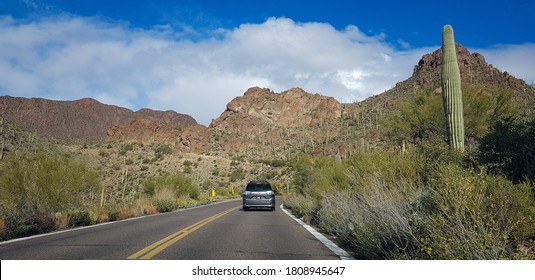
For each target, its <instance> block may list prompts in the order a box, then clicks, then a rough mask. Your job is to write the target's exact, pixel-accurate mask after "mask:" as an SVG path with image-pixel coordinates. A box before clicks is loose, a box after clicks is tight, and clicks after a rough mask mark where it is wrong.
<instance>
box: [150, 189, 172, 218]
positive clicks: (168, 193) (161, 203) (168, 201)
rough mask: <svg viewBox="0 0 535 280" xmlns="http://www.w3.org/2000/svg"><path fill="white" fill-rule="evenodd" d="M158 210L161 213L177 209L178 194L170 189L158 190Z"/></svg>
mask: <svg viewBox="0 0 535 280" xmlns="http://www.w3.org/2000/svg"><path fill="white" fill-rule="evenodd" d="M154 199H155V206H156V210H158V212H160V213H164V212H171V211H173V210H175V209H176V206H177V205H176V202H175V201H176V194H175V192H174V191H173V190H172V189H169V188H158V189H157V190H156V193H155V195H154Z"/></svg>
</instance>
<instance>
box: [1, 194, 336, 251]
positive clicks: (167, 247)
mask: <svg viewBox="0 0 535 280" xmlns="http://www.w3.org/2000/svg"><path fill="white" fill-rule="evenodd" d="M280 200H281V199H279V201H280ZM279 203H280V202H279ZM240 206H241V200H231V201H226V202H222V203H218V204H213V205H209V206H203V207H198V208H193V209H187V210H183V211H178V212H171V213H165V214H159V215H151V216H144V217H141V218H135V219H129V220H124V221H119V222H114V223H107V224H102V225H97V226H92V227H85V228H79V229H76V230H68V231H63V232H58V233H54V234H48V235H42V236H38V237H34V238H29V239H24V240H20V241H15V242H4V243H0V259H2V260H10V259H27V260H28V259H30V260H33V259H46V260H57V259H60V260H77V259H91V260H98V259H104V260H111V259H170V260H227V259H245V260H262V259H273V260H289V259H305V260H306V259H319V260H329V259H340V258H339V257H338V256H337V255H335V254H334V253H332V252H331V251H330V250H329V249H328V248H327V247H325V246H324V245H323V244H322V243H321V242H320V241H319V240H318V239H316V238H315V237H314V236H313V235H312V234H311V233H309V232H308V231H307V230H306V229H304V228H303V227H302V226H301V225H299V224H298V223H297V222H296V221H294V220H293V219H292V218H291V217H289V216H288V215H286V214H285V213H284V212H283V211H281V209H280V208H279V207H277V211H275V212H271V211H264V210H258V211H243V210H242V209H241V207H240Z"/></svg>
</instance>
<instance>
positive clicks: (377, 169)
mask: <svg viewBox="0 0 535 280" xmlns="http://www.w3.org/2000/svg"><path fill="white" fill-rule="evenodd" d="M440 99H441V97H440V95H437V94H434V93H433V91H432V90H431V89H429V90H419V91H417V92H414V93H413V96H412V98H409V99H408V100H406V101H400V102H399V103H398V104H397V106H398V108H399V110H394V111H392V112H390V113H386V114H384V115H383V116H382V117H381V118H380V120H379V122H380V123H381V129H380V132H378V133H380V134H381V138H382V139H384V143H383V144H382V145H380V146H376V148H374V149H372V150H367V151H366V150H363V151H362V152H360V153H356V154H354V155H352V156H350V157H346V158H345V159H344V160H342V161H339V160H337V159H336V158H334V157H332V156H331V157H319V158H318V157H309V156H303V157H300V158H297V159H296V160H295V161H294V163H293V169H294V170H295V177H294V182H293V187H294V188H293V190H292V192H291V193H289V194H287V195H286V197H285V204H286V205H287V206H288V207H291V208H292V209H293V211H294V212H295V213H297V214H298V215H300V216H301V217H302V218H303V219H304V220H306V221H308V222H310V223H313V224H315V225H317V226H318V227H319V228H321V229H322V230H324V231H326V232H328V233H330V234H331V235H333V236H335V237H336V238H337V239H338V240H341V241H342V242H343V243H344V244H345V245H346V246H348V247H349V248H351V251H352V252H353V253H354V254H355V255H356V256H357V257H359V258H365V259H398V258H401V259H510V258H513V259H516V258H519V259H523V258H533V257H534V255H533V238H535V226H534V219H535V199H534V194H535V188H534V183H533V174H532V170H534V168H535V166H534V165H533V158H534V157H533V150H534V148H535V146H534V145H535V144H534V143H535V141H533V140H534V139H533V135H534V133H533V128H534V127H533V124H534V122H533V121H534V119H533V116H529V115H526V114H523V113H522V112H523V111H522V110H521V109H520V108H519V107H518V106H516V105H515V104H513V103H512V102H511V98H510V94H508V92H507V91H506V90H504V89H503V88H498V87H495V88H488V87H477V86H467V87H466V93H465V108H470V109H469V110H468V111H467V114H465V124H466V131H467V132H466V133H467V143H469V145H468V146H467V149H466V151H465V152H459V151H455V150H452V149H451V148H450V147H449V146H448V141H447V138H446V127H445V122H444V118H443V115H442V110H441V100H440ZM437 112H438V113H437ZM402 141H406V143H407V149H406V150H403V151H402V150H401V148H400V145H399V143H401V142H402Z"/></svg>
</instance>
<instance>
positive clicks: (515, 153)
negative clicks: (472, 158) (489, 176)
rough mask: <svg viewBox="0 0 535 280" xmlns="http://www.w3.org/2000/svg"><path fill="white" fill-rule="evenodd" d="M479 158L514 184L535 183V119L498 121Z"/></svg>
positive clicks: (485, 140) (483, 144)
mask: <svg viewBox="0 0 535 280" xmlns="http://www.w3.org/2000/svg"><path fill="white" fill-rule="evenodd" d="M479 158H480V160H481V162H482V163H483V164H486V165H487V166H488V167H489V168H490V170H491V171H492V172H494V173H495V174H504V175H506V176H507V177H508V178H510V179H511V180H513V181H514V182H521V181H526V180H529V181H535V118H532V119H529V120H518V119H505V120H501V121H498V122H497V123H496V124H494V125H493V126H492V128H491V132H490V133H489V134H487V135H486V136H485V137H484V138H483V140H482V141H481V147H480V157H479Z"/></svg>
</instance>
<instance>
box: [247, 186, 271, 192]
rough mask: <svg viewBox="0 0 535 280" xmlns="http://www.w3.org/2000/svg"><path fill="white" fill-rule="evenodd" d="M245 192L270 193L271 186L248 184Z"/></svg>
mask: <svg viewBox="0 0 535 280" xmlns="http://www.w3.org/2000/svg"><path fill="white" fill-rule="evenodd" d="M245 190H246V191H250V192H262V191H270V190H271V185H269V184H248V185H247V187H246V188H245Z"/></svg>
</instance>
